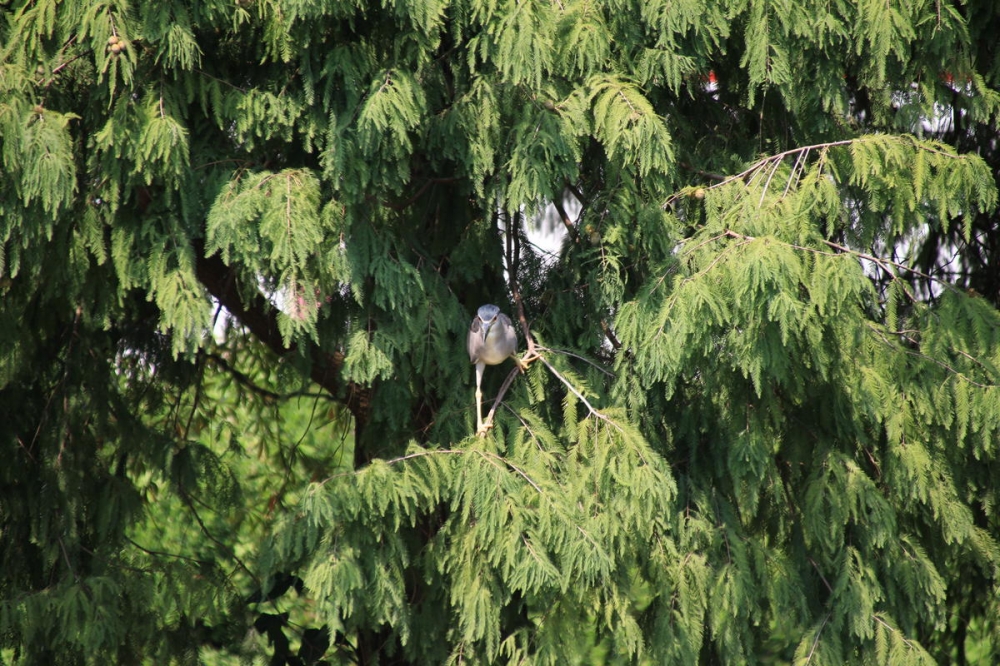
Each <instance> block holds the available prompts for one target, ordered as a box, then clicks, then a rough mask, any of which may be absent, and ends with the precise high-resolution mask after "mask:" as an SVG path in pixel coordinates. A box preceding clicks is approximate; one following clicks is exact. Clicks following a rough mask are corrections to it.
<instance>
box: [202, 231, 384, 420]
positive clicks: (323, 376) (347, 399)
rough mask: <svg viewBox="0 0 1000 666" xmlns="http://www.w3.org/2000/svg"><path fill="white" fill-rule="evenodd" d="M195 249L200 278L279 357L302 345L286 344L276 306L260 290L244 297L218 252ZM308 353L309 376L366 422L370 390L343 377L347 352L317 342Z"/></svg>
mask: <svg viewBox="0 0 1000 666" xmlns="http://www.w3.org/2000/svg"><path fill="white" fill-rule="evenodd" d="M194 249H195V256H196V257H197V263H196V265H195V273H196V275H197V276H198V281H199V282H201V284H202V285H203V286H204V287H205V288H206V289H207V290H208V292H209V293H210V294H212V296H214V297H215V298H216V299H217V300H218V301H219V303H221V304H222V305H223V307H225V308H226V310H228V311H229V314H231V315H232V316H233V317H235V318H236V319H237V320H238V321H239V322H240V323H241V324H242V325H243V326H245V327H246V328H247V330H249V331H250V333H251V334H253V336H254V337H256V338H257V339H258V340H260V342H262V343H263V344H264V345H265V346H267V347H268V348H269V349H270V350H271V351H272V352H274V353H275V354H276V355H277V356H285V355H288V354H291V353H295V352H296V351H297V350H298V345H297V344H296V343H294V342H293V343H292V344H290V345H287V346H286V345H285V341H284V339H283V338H282V336H281V331H280V329H279V328H278V319H277V312H276V311H275V309H274V306H272V305H271V304H270V303H268V301H267V299H265V298H264V297H263V296H262V295H260V294H259V293H257V294H254V295H253V296H251V297H250V298H249V299H247V300H244V297H243V294H242V293H241V291H240V289H239V286H238V285H237V281H236V273H235V271H234V270H233V269H232V268H230V267H229V266H226V264H225V263H224V262H223V261H222V259H221V258H220V257H218V256H216V255H213V256H211V257H206V256H205V247H204V244H201V243H198V244H196V246H195V248H194ZM308 354H309V357H310V358H311V359H312V364H311V366H310V369H309V378H310V379H311V380H312V381H314V382H316V383H317V384H319V385H320V386H322V387H323V388H324V389H325V390H326V391H327V392H328V393H329V394H330V395H331V396H335V397H336V398H337V399H338V400H341V401H342V402H344V404H346V405H347V408H348V410H350V412H351V414H352V415H353V416H354V419H355V422H356V423H358V424H363V423H366V422H367V420H368V403H369V392H370V389H369V388H367V387H365V386H362V385H360V384H357V383H356V382H346V383H345V382H343V381H342V380H341V379H340V369H341V368H342V367H343V365H344V355H343V354H342V353H339V352H335V353H332V354H331V353H329V352H326V351H323V350H322V349H319V348H318V347H317V346H316V345H313V344H310V345H309V348H308Z"/></svg>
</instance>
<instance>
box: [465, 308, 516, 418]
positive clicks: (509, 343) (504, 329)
mask: <svg viewBox="0 0 1000 666" xmlns="http://www.w3.org/2000/svg"><path fill="white" fill-rule="evenodd" d="M468 346H469V361H471V362H472V363H473V364H474V365H475V366H476V432H477V433H480V434H482V433H483V432H485V430H486V428H484V427H483V391H482V383H483V370H485V369H486V366H487V365H499V364H501V363H503V362H504V361H506V360H507V359H508V358H510V357H511V356H513V357H514V361H515V362H517V365H518V367H519V368H523V366H522V365H521V363H520V362H519V361H520V359H518V358H517V331H515V330H514V325H513V324H512V323H511V321H510V317H508V316H507V315H505V314H504V313H502V312H500V308H498V307H497V306H495V305H492V304H489V303H487V304H486V305H482V306H480V307H479V310H478V311H477V312H476V316H475V317H473V318H472V325H471V326H469V340H468Z"/></svg>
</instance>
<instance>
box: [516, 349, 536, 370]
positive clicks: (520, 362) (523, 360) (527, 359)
mask: <svg viewBox="0 0 1000 666" xmlns="http://www.w3.org/2000/svg"><path fill="white" fill-rule="evenodd" d="M513 358H514V363H516V364H517V369H518V370H520V371H521V372H524V371H526V370H527V369H528V366H529V365H531V364H532V363H533V362H535V361H537V360H538V359H540V358H541V355H540V354H539V353H538V352H535V351H529V352H527V353H525V355H524V356H523V357H521V356H517V355H515V356H514V357H513Z"/></svg>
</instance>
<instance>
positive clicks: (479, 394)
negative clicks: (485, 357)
mask: <svg viewBox="0 0 1000 666" xmlns="http://www.w3.org/2000/svg"><path fill="white" fill-rule="evenodd" d="M485 369H486V364H485V363H476V434H477V435H484V434H486V426H484V425H483V390H482V385H483V371H484V370H485Z"/></svg>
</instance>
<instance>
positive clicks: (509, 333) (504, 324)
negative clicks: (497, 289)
mask: <svg viewBox="0 0 1000 666" xmlns="http://www.w3.org/2000/svg"><path fill="white" fill-rule="evenodd" d="M497 318H498V319H499V320H500V330H502V331H503V332H504V336H503V337H504V339H503V350H504V352H505V353H506V354H507V355H508V356H512V355H514V354H516V353H517V331H515V330H514V324H512V323H511V321H510V317H508V316H507V315H505V314H504V313H502V312H501V313H500V314H499V315H497Z"/></svg>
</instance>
